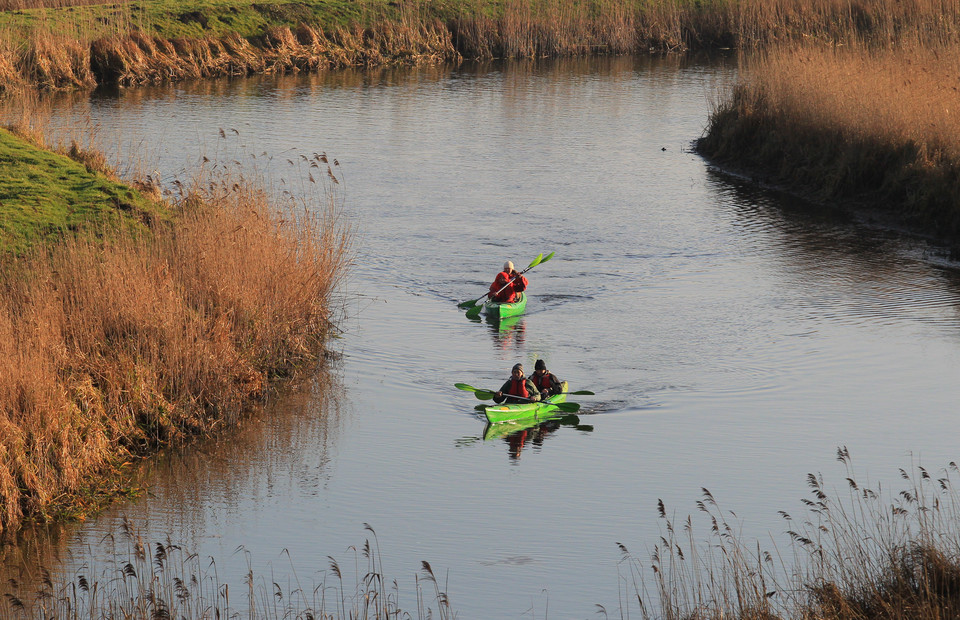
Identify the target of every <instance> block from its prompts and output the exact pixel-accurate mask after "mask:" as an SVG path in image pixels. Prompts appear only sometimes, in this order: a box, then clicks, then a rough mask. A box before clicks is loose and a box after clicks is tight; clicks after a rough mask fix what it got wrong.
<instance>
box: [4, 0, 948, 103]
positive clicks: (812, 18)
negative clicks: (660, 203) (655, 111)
mask: <svg viewBox="0 0 960 620" xmlns="http://www.w3.org/2000/svg"><path fill="white" fill-rule="evenodd" d="M5 1H6V2H7V3H8V6H9V7H11V8H10V9H8V10H5V11H0V87H2V89H4V90H6V91H16V90H23V89H26V88H34V87H40V88H47V89H59V88H86V87H92V86H94V85H96V84H105V83H110V84H121V85H132V84H144V83H155V82H160V81H166V80H177V79H187V78H195V77H211V76H223V75H243V74H250V73H262V72H270V71H300V70H318V69H324V68H333V67H343V66H357V65H374V64H386V63H397V62H436V61H440V60H457V59H459V58H478V59H489V58H503V57H539V56H565V55H584V54H598V53H600V54H622V53H636V52H643V53H646V52H648V51H658V52H662V51H679V50H685V49H691V48H697V49H702V48H710V47H740V48H758V47H765V46H768V45H770V44H772V43H777V42H785V41H800V40H816V41H821V42H832V43H838V42H845V41H850V40H852V39H854V38H860V39H864V38H865V39H869V40H873V41H878V42H885V41H894V40H900V39H902V38H903V37H905V36H921V37H923V38H928V39H929V38H942V37H945V36H954V35H956V34H957V32H960V7H958V6H957V5H956V3H951V2H946V1H945V0H914V1H912V2H910V3H904V2H898V1H896V0H876V1H874V2H869V3H863V2H855V1H853V0H706V1H703V0H591V1H588V2H581V1H579V0H550V1H547V0H443V1H427V0H403V1H402V2H392V1H391V2H388V1H386V0H362V1H358V2H344V1H342V0H299V1H296V2H284V1H278V0H273V1H269V0H268V1H265V2H251V1H248V0H207V1H199V0H195V1H192V2H171V1H170V0H139V1H137V2H132V1H131V2H122V3H119V4H109V5H104V4H91V3H89V2H87V1H86V0H79V1H78V2H77V3H76V5H74V6H70V4H71V2H70V0H5Z"/></svg>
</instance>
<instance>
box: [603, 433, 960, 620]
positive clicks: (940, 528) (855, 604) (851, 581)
mask: <svg viewBox="0 0 960 620" xmlns="http://www.w3.org/2000/svg"><path fill="white" fill-rule="evenodd" d="M837 459H838V460H839V461H840V462H841V463H842V464H843V466H844V468H845V470H846V473H845V479H844V480H842V482H841V487H840V488H837V489H834V488H832V487H830V486H828V485H827V484H826V483H825V481H824V478H823V477H822V476H821V475H814V474H809V475H808V476H807V483H808V486H809V489H810V497H808V498H804V499H803V500H802V502H803V504H804V506H805V509H806V513H805V514H804V515H802V516H801V517H800V518H794V517H793V516H791V515H790V514H788V513H787V512H784V511H780V513H779V514H780V516H781V517H782V518H783V519H784V522H785V523H786V527H787V530H786V535H787V539H788V543H787V545H786V547H785V548H783V549H780V548H777V547H776V545H774V546H773V547H772V548H770V549H765V548H763V547H762V546H761V544H760V543H759V542H758V541H754V540H750V539H747V538H746V537H745V536H743V534H742V533H741V531H740V529H739V525H738V523H737V520H736V517H735V515H734V514H733V513H732V512H729V511H726V510H723V509H722V508H721V507H720V505H719V504H718V502H717V500H716V499H715V498H714V496H713V494H711V493H710V492H709V491H708V490H706V489H704V490H703V499H702V500H701V501H699V502H697V507H698V508H699V510H700V512H701V513H702V514H703V515H704V516H705V517H706V519H707V523H708V524H709V534H707V538H704V539H701V538H699V535H698V534H697V533H696V532H695V530H696V526H695V525H694V523H695V521H694V519H693V518H692V517H686V518H685V519H684V520H683V521H682V522H677V521H676V520H675V518H674V517H672V516H669V515H668V513H667V509H666V507H665V506H664V505H663V503H662V502H661V503H660V505H659V508H658V512H659V517H660V519H661V521H662V523H663V528H662V536H661V538H660V540H659V542H658V543H657V544H655V545H654V547H653V549H652V552H651V554H650V561H649V562H646V561H641V560H640V559H638V558H637V557H636V556H634V555H633V554H632V553H630V551H629V550H627V548H626V547H625V546H623V545H621V546H620V549H621V553H622V561H621V565H620V566H621V570H620V573H621V583H622V584H623V588H622V589H621V601H620V605H621V615H623V616H624V617H626V616H629V615H630V614H631V613H632V612H633V611H635V612H637V613H639V615H640V616H641V617H643V618H663V619H666V620H681V619H683V620H696V619H717V620H719V619H720V618H737V619H742V620H779V619H788V618H790V619H798V620H806V619H809V620H814V619H817V620H864V619H867V618H870V619H874V618H877V619H881V618H882V619H889V620H908V619H909V620H934V619H943V618H955V617H957V614H958V613H960V494H958V489H957V487H956V480H957V476H958V474H960V469H958V467H957V465H956V463H950V465H949V466H948V467H947V468H945V469H944V470H942V471H940V472H937V473H934V472H931V471H928V470H927V469H926V468H924V467H922V466H919V465H915V466H914V467H913V468H912V469H911V471H907V470H903V469H901V470H900V474H901V477H902V478H903V480H904V481H905V488H903V489H902V490H900V491H899V492H895V493H890V492H888V491H884V490H883V488H882V487H881V485H864V484H862V483H861V482H859V481H858V480H857V479H856V475H855V472H854V471H853V467H852V461H851V457H850V453H849V451H848V450H847V449H846V448H839V449H838V450H837ZM699 521H700V520H699V519H697V522H699Z"/></svg>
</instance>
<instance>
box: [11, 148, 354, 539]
mask: <svg viewBox="0 0 960 620" xmlns="http://www.w3.org/2000/svg"><path fill="white" fill-rule="evenodd" d="M318 157H319V156H318ZM202 181H203V182H198V183H196V184H195V185H193V186H191V187H190V188H189V189H183V190H182V191H181V192H180V194H179V195H178V196H176V197H175V199H174V205H173V208H174V209H175V211H176V217H175V224H172V225H171V224H167V223H158V222H153V229H152V231H151V232H150V233H149V234H146V235H143V234H139V235H138V234H136V233H133V232H129V231H128V232H124V231H120V232H114V233H111V234H109V235H106V236H104V237H103V238H100V239H94V238H91V237H89V236H80V237H72V238H70V237H68V238H64V239H63V241H62V242H60V243H58V244H56V245H55V247H51V248H44V249H37V250H35V251H33V252H32V253H30V254H28V255H26V256H22V257H20V258H18V259H16V260H10V261H7V262H6V264H4V265H3V266H2V270H0V429H2V430H0V506H2V513H0V529H2V531H5V532H10V531H12V530H15V529H16V528H17V526H18V524H19V523H21V521H22V520H23V519H24V518H42V517H45V516H47V515H49V513H50V511H51V510H55V509H57V507H58V504H59V503H62V502H64V501H65V499H64V498H70V497H73V496H74V495H75V494H76V493H78V492H79V491H81V490H82V489H83V488H84V487H85V486H88V485H89V484H90V481H91V479H95V478H96V477H97V476H98V475H101V474H103V473H104V471H105V470H107V469H108V468H109V467H111V465H112V464H114V463H117V462H118V461H119V460H120V459H122V458H123V457H125V456H127V455H129V454H131V453H139V452H141V451H143V450H150V449H153V448H154V447H155V446H157V445H160V444H163V443H165V442H169V441H172V440H174V439H176V438H179V437H183V436H185V435H188V434H191V433H208V432H211V431H214V430H215V429H217V428H219V427H221V426H223V425H229V424H232V423H233V422H234V421H235V420H236V419H237V416H238V415H240V414H241V412H242V411H243V409H244V407H245V405H246V404H249V403H250V402H251V401H256V400H258V399H260V398H262V397H263V396H264V394H265V393H266V391H267V389H268V388H269V386H270V383H271V381H272V380H273V379H274V378H276V377H285V376H290V375H291V374H294V373H295V372H297V371H298V370H299V369H303V368H306V367H309V366H310V365H311V364H313V363H315V362H316V360H317V359H318V357H319V356H321V355H322V353H323V348H324V343H325V340H326V338H327V337H328V336H329V334H330V332H331V329H332V320H333V319H334V310H335V308H333V307H331V301H332V298H331V296H332V294H333V291H334V289H335V288H336V286H337V284H338V282H339V281H340V279H341V278H342V277H343V273H344V269H345V267H346V265H347V263H348V261H349V239H350V235H349V232H348V231H346V230H345V229H344V228H343V227H342V226H341V225H340V222H339V220H338V215H337V208H336V207H335V206H334V205H333V204H332V202H331V201H326V202H327V204H325V205H324V204H320V205H307V204H294V203H292V202H291V203H290V204H286V205H282V206H280V207H277V206H276V205H275V204H273V203H272V202H271V200H270V199H269V198H268V196H267V194H266V192H265V191H264V190H263V189H262V188H261V187H259V186H258V185H257V184H254V183H251V182H249V181H246V180H244V179H242V178H238V177H235V176H231V175H230V174H226V173H224V174H222V175H220V176H219V177H218V178H211V177H205V178H204V179H202Z"/></svg>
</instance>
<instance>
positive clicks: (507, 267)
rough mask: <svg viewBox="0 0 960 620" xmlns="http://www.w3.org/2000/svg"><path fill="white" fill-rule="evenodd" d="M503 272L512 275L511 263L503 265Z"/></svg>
mask: <svg viewBox="0 0 960 620" xmlns="http://www.w3.org/2000/svg"><path fill="white" fill-rule="evenodd" d="M503 270H504V271H506V272H507V273H513V261H509V260H508V261H507V262H505V263H504V264H503Z"/></svg>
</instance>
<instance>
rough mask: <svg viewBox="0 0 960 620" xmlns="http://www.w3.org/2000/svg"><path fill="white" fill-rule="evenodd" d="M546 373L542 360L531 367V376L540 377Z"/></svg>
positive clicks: (545, 366) (545, 365) (544, 363)
mask: <svg viewBox="0 0 960 620" xmlns="http://www.w3.org/2000/svg"><path fill="white" fill-rule="evenodd" d="M545 372H547V363H546V362H545V361H543V360H537V363H536V364H534V365H533V374H535V375H542V374H543V373H545Z"/></svg>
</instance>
